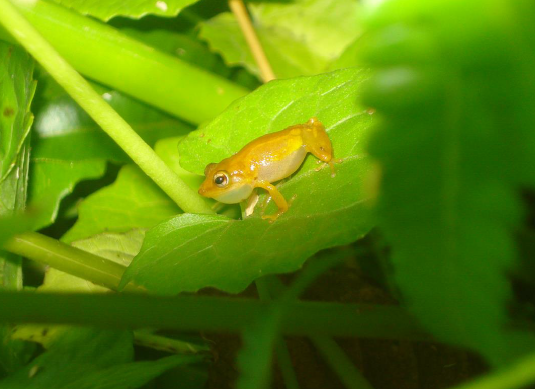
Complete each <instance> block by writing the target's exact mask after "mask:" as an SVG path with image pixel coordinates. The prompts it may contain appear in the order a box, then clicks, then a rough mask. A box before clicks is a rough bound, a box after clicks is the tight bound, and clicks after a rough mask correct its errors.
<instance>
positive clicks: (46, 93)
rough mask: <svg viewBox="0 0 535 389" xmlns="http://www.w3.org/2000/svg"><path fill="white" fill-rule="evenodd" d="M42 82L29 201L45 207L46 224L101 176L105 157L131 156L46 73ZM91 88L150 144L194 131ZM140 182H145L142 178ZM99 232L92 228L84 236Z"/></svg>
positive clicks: (133, 102) (42, 223) (109, 92)
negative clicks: (82, 187)
mask: <svg viewBox="0 0 535 389" xmlns="http://www.w3.org/2000/svg"><path fill="white" fill-rule="evenodd" d="M40 81H41V85H42V86H43V89H42V90H41V92H40V94H39V97H40V100H39V102H40V104H39V107H38V109H37V113H36V120H35V136H34V137H33V140H32V147H33V154H32V163H31V174H30V187H31V193H30V195H31V201H36V202H39V203H40V204H41V206H42V207H44V208H45V209H44V210H43V212H42V213H41V215H40V219H39V220H38V227H44V226H46V225H48V224H50V223H52V222H53V221H54V220H55V218H56V216H57V211H58V208H59V204H60V202H61V200H62V199H63V198H64V197H65V196H67V195H68V194H69V193H71V192H72V191H73V189H74V187H75V185H76V184H77V183H78V182H80V181H83V180H88V179H95V178H98V177H100V176H102V175H103V174H104V172H105V168H106V160H110V161H114V162H127V161H129V160H130V159H129V158H128V157H127V156H126V154H125V153H124V152H123V151H122V150H121V149H120V148H119V147H118V146H117V145H116V144H115V142H114V141H113V140H111V138H109V137H108V135H106V134H105V133H104V131H102V130H101V129H100V128H99V127H98V125H97V124H96V123H95V122H94V121H93V120H92V119H91V118H90V117H89V116H88V115H87V114H86V113H85V112H84V111H83V110H82V109H81V108H80V107H79V106H78V105H77V104H76V103H75V102H74V101H73V100H72V98H70V96H68V95H67V94H66V92H65V91H64V90H63V89H62V88H61V87H59V86H58V85H57V84H56V83H55V82H54V81H53V80H52V79H51V78H50V77H48V76H47V75H42V76H41V77H40ZM93 86H94V87H95V89H97V90H98V91H99V92H100V93H101V94H102V96H103V97H104V98H105V99H106V100H107V101H108V102H109V103H110V105H111V106H113V107H114V108H115V109H116V110H117V111H118V112H119V113H120V114H121V116H123V117H124V118H125V120H127V121H128V122H129V123H130V124H131V125H132V126H133V128H134V129H135V130H136V131H137V132H138V134H140V135H141V137H143V139H144V140H145V141H146V142H147V143H149V144H150V145H154V144H155V142H156V141H157V140H158V139H160V138H161V137H168V136H173V135H182V134H185V133H187V131H189V130H190V127H189V126H187V125H186V124H184V123H183V122H181V121H179V120H177V119H174V118H172V117H170V116H169V115H167V114H164V113H162V112H160V111H157V110H156V109H154V108H151V107H149V106H147V105H145V104H143V103H140V102H138V101H136V100H134V99H132V98H129V97H126V96H124V95H122V94H120V93H118V92H116V91H113V90H110V89H109V88H104V87H102V86H99V85H96V84H94V85H93ZM140 180H141V181H143V182H145V181H147V179H146V177H144V176H143V177H141V178H140ZM153 192H154V191H153ZM106 219H107V218H104V219H103V220H106ZM160 220H161V219H160ZM134 227H136V226H134ZM132 228H133V227H132ZM128 229H130V228H126V229H123V230H120V231H126V230H128ZM101 231H102V230H100V231H91V232H90V233H89V234H86V235H84V237H87V236H90V235H93V234H95V233H98V232H101ZM78 238H79V237H78ZM78 238H76V239H78Z"/></svg>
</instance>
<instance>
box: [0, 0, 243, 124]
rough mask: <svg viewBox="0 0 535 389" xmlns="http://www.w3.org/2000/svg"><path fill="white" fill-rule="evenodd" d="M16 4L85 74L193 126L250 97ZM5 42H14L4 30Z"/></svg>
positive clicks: (34, 5)
mask: <svg viewBox="0 0 535 389" xmlns="http://www.w3.org/2000/svg"><path fill="white" fill-rule="evenodd" d="M12 2H13V4H14V5H15V6H16V7H17V8H18V10H19V11H20V12H21V13H22V14H23V15H24V16H25V17H26V18H27V19H28V21H29V22H30V23H31V24H32V25H33V26H34V27H35V28H36V29H37V31H39V32H40V33H41V34H42V35H43V36H44V37H45V38H46V39H47V40H48V41H49V42H50V43H51V44H52V46H54V48H55V49H56V50H57V51H58V52H59V53H60V54H61V56H62V57H63V58H65V59H66V60H67V62H69V63H70V64H71V65H72V66H73V67H74V68H75V69H76V70H78V71H79V72H80V73H82V74H84V75H85V76H87V77H89V78H91V79H93V80H96V81H99V82H101V83H103V84H106V85H109V86H111V87H113V88H115V89H117V90H120V91H123V92H125V93H127V94H129V95H131V96H134V97H135V98H137V99H138V100H141V101H143V102H146V103H148V104H150V105H152V106H155V107H158V108H160V109H162V110H164V111H166V112H169V113H171V114H173V115H175V116H178V117H180V118H183V119H185V120H187V121H189V122H191V123H195V124H199V123H203V122H205V121H207V120H211V119H212V118H214V117H215V116H216V115H218V114H219V113H221V112H222V111H223V110H224V109H225V108H226V107H227V106H228V105H229V104H230V103H231V102H233V101H234V100H236V99H237V98H239V97H242V96H244V95H245V94H247V93H248V90H247V89H245V88H243V87H241V86H239V85H237V84H235V83H233V82H231V81H229V80H227V79H225V78H223V77H220V76H217V75H215V74H212V73H210V72H208V71H206V70H204V69H201V68H198V67H196V66H194V65H191V64H189V63H187V62H184V61H182V60H180V59H179V58H177V57H174V56H171V55H168V54H165V53H163V52H161V51H158V50H155V49H154V48H152V47H150V46H147V45H145V44H143V43H141V42H140V41H138V40H135V39H133V38H130V37H129V36H127V35H125V34H123V33H121V32H120V31H118V30H116V29H115V28H113V27H111V26H109V25H107V24H106V23H102V22H99V21H97V20H95V19H92V18H89V17H84V16H82V15H80V14H79V13H77V12H73V11H71V10H69V9H67V8H65V7H62V6H60V5H57V4H52V3H51V2H45V1H36V2H33V1H32V2H28V1H20V0H12ZM0 37H1V38H2V39H6V40H10V39H9V38H10V36H9V34H6V33H5V31H3V30H2V29H1V28H0ZM11 40H12V39H11Z"/></svg>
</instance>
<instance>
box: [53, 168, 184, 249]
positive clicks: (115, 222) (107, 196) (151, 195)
mask: <svg viewBox="0 0 535 389" xmlns="http://www.w3.org/2000/svg"><path fill="white" fill-rule="evenodd" d="M179 212H180V209H179V208H178V207H177V206H176V204H175V203H173V201H172V200H171V199H169V197H168V196H167V195H166V194H165V193H163V192H162V190H161V189H160V188H158V186H157V185H156V184H155V183H154V182H153V181H152V180H151V179H150V178H148V177H147V176H146V175H145V173H143V172H142V171H141V170H140V169H139V168H138V167H136V166H133V165H128V166H125V167H123V168H122V169H121V171H120V172H119V175H118V176H117V180H116V181H115V182H114V183H113V184H111V185H110V186H107V187H105V188H102V189H100V190H98V191H97V192H95V193H93V194H92V195H91V196H89V197H87V199H85V200H84V201H83V202H82V204H81V205H80V208H79V218H78V221H77V222H76V224H75V225H74V226H73V227H72V228H71V229H70V230H69V231H67V233H66V234H65V235H64V236H63V238H62V240H63V241H66V242H72V241H74V240H79V239H82V238H87V237H89V236H93V235H95V234H98V233H101V232H104V231H110V232H126V231H129V230H131V229H133V228H150V227H152V226H154V225H156V224H158V223H160V222H162V221H164V220H166V219H168V218H170V217H172V216H174V215H176V214H177V213H179Z"/></svg>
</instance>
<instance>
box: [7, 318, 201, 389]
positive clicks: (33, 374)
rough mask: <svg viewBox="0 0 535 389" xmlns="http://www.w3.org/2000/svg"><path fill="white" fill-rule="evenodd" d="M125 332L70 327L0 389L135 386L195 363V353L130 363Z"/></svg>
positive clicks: (128, 336) (129, 340)
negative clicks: (174, 368) (169, 370)
mask: <svg viewBox="0 0 535 389" xmlns="http://www.w3.org/2000/svg"><path fill="white" fill-rule="evenodd" d="M132 360H133V347H132V335H131V333H130V332H128V331H102V330H94V329H79V328H73V329H70V330H68V331H66V332H65V333H63V334H62V335H61V336H59V337H58V338H57V340H55V341H54V342H53V343H52V345H51V346H50V348H49V349H48V350H47V351H46V352H44V353H43V354H42V355H40V356H39V357H37V358H36V359H35V360H33V361H32V362H31V363H30V364H29V365H27V366H26V367H25V368H23V369H21V370H19V371H17V373H15V374H14V375H12V376H10V377H9V378H7V379H5V380H3V381H0V388H1V389H19V388H20V389H56V388H57V389H67V388H72V389H74V388H76V389H90V388H91V389H92V388H99V389H127V388H137V387H140V386H141V385H143V384H145V383H146V382H148V381H149V380H150V379H152V378H154V377H156V376H158V375H159V374H161V373H163V372H164V371H165V370H168V369H170V368H172V367H175V366H178V365H183V364H189V363H192V362H197V361H199V360H200V358H199V357H196V356H173V357H168V358H162V359H159V360H157V361H151V362H132Z"/></svg>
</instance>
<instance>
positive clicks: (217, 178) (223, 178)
mask: <svg viewBox="0 0 535 389" xmlns="http://www.w3.org/2000/svg"><path fill="white" fill-rule="evenodd" d="M228 181H229V180H228V174H227V172H223V171H221V172H217V173H216V174H214V184H216V186H218V187H220V188H224V187H226V186H227V185H228Z"/></svg>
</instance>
